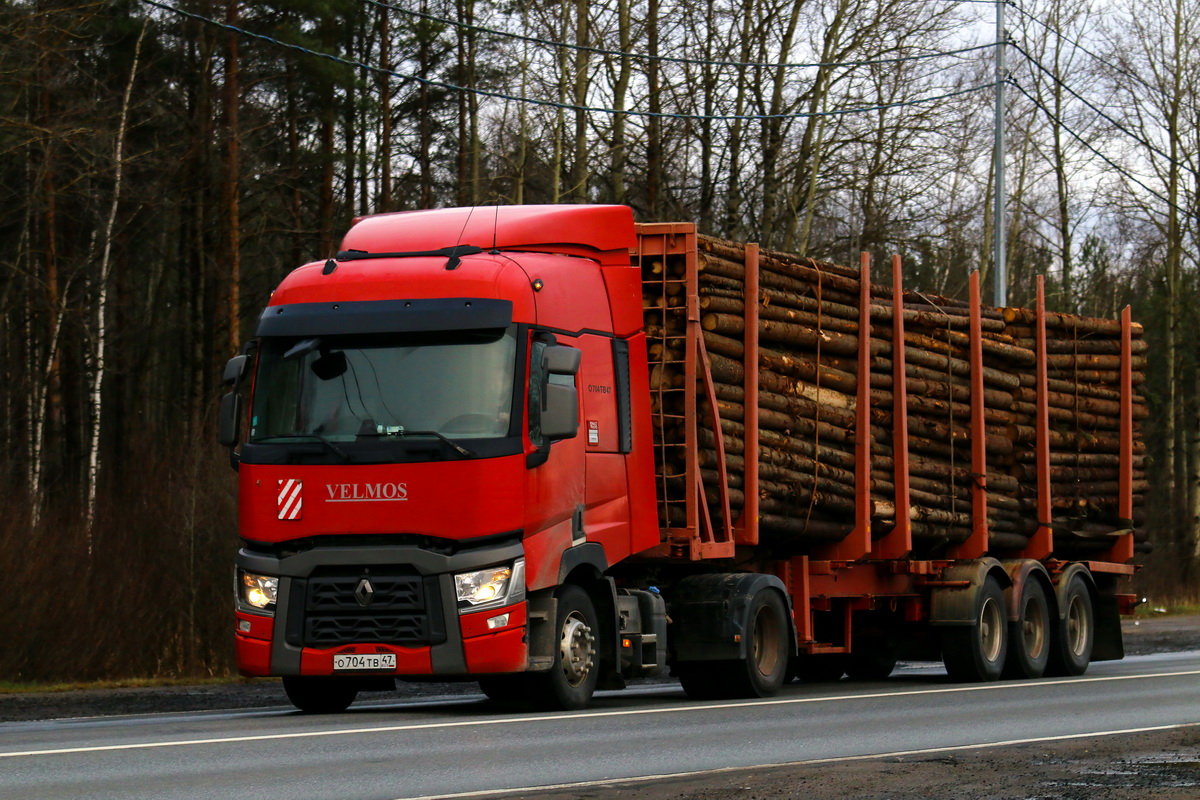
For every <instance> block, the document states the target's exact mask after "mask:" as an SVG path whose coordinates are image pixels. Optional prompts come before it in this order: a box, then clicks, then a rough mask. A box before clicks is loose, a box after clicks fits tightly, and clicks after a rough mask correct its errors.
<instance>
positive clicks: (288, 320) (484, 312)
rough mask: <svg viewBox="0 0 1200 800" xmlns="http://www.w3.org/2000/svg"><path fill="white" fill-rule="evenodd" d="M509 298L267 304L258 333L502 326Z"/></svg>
mask: <svg viewBox="0 0 1200 800" xmlns="http://www.w3.org/2000/svg"><path fill="white" fill-rule="evenodd" d="M512 316H513V304H512V301H511V300H497V299H494V298H476V297H453V298H437V299H432V300H363V301H351V302H339V303H292V304H290V305H280V306H267V308H266V310H264V311H263V313H262V316H260V317H259V318H258V328H257V329H256V330H255V335H256V336H334V335H337V334H355V333H410V332H421V331H462V330H482V329H484V328H506V327H508V326H509V325H510V324H511V323H512Z"/></svg>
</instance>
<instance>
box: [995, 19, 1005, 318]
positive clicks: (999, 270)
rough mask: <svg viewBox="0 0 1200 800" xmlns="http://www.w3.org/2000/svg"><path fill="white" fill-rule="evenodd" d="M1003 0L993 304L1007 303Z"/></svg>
mask: <svg viewBox="0 0 1200 800" xmlns="http://www.w3.org/2000/svg"><path fill="white" fill-rule="evenodd" d="M1004 3H1005V0H996V120H995V130H996V144H995V152H994V153H993V158H994V163H995V170H994V172H995V174H996V207H995V209H994V211H993V214H992V231H993V239H994V248H995V254H994V255H993V262H994V263H995V265H996V296H995V298H994V302H995V304H996V305H997V306H1006V305H1008V264H1007V263H1006V262H1005V258H1004V253H1005V243H1004V234H1005V225H1004V207H1005V205H1007V199H1008V198H1007V196H1006V193H1005V188H1004V83H1005V81H1006V80H1007V78H1008V76H1007V72H1006V69H1005V67H1004V51H1005V50H1006V49H1007V48H1008V34H1007V33H1006V32H1005V30H1004Z"/></svg>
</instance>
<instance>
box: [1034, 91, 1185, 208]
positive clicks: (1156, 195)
mask: <svg viewBox="0 0 1200 800" xmlns="http://www.w3.org/2000/svg"><path fill="white" fill-rule="evenodd" d="M1011 83H1012V85H1013V86H1015V87H1016V88H1017V91H1019V92H1020V93H1021V94H1023V95H1025V96H1026V97H1027V98H1029V101H1030V102H1031V103H1033V104H1034V105H1035V106H1037V107H1038V108H1040V109H1041V110H1042V112H1043V113H1044V114H1045V115H1046V116H1048V117H1050V119H1052V120H1054V121H1055V122H1056V123H1058V125H1059V126H1060V127H1061V128H1062V129H1063V130H1065V131H1066V132H1067V133H1069V134H1071V136H1073V137H1074V138H1075V140H1076V141H1078V142H1079V143H1080V144H1082V145H1083V146H1084V147H1086V148H1087V149H1088V150H1091V151H1092V152H1093V153H1094V154H1096V155H1097V156H1099V157H1100V159H1101V160H1102V161H1104V163H1106V164H1108V165H1109V166H1110V167H1112V168H1113V169H1114V170H1116V171H1117V172H1119V173H1120V174H1121V175H1122V176H1124V177H1125V178H1127V179H1129V180H1131V181H1133V182H1134V183H1136V184H1137V185H1138V186H1140V187H1142V188H1143V189H1145V190H1146V191H1147V192H1148V193H1149V194H1150V195H1151V196H1152V197H1154V198H1156V199H1157V200H1159V201H1160V202H1162V203H1163V204H1164V205H1167V206H1169V207H1170V208H1173V209H1175V210H1176V211H1177V212H1179V213H1180V214H1184V215H1186V214H1187V212H1186V211H1184V210H1183V209H1182V208H1180V207H1179V206H1177V205H1175V204H1174V203H1172V202H1171V201H1170V200H1168V199H1167V198H1165V197H1163V196H1162V195H1161V194H1159V193H1158V192H1156V191H1154V190H1153V189H1151V188H1150V187H1149V186H1147V185H1146V184H1144V183H1142V181H1141V180H1140V179H1138V178H1137V177H1135V176H1134V175H1133V174H1132V173H1130V172H1129V171H1128V170H1126V169H1125V168H1124V167H1122V166H1120V165H1119V164H1117V163H1116V162H1115V161H1113V160H1112V159H1110V158H1109V157H1108V156H1106V155H1104V153H1101V152H1100V151H1099V150H1097V149H1096V148H1095V147H1093V146H1092V144H1091V143H1090V142H1088V141H1086V140H1085V139H1084V138H1083V137H1082V136H1080V135H1079V134H1078V133H1076V132H1075V131H1074V130H1072V129H1071V128H1070V127H1068V126H1067V124H1066V123H1065V122H1063V121H1062V120H1061V119H1059V117H1058V116H1057V115H1056V114H1055V113H1054V112H1053V111H1051V110H1050V109H1048V108H1046V106H1044V105H1043V104H1042V102H1041V101H1040V100H1038V99H1037V98H1036V97H1034V96H1033V95H1031V94H1030V93H1029V92H1027V91H1026V90H1025V87H1024V86H1022V85H1021V84H1020V83H1018V82H1017V81H1011Z"/></svg>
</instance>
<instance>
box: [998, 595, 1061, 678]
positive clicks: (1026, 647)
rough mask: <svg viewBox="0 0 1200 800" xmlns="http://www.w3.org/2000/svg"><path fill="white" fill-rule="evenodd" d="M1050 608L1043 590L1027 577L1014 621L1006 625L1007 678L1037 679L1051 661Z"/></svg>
mask: <svg viewBox="0 0 1200 800" xmlns="http://www.w3.org/2000/svg"><path fill="white" fill-rule="evenodd" d="M1050 639H1051V636H1050V605H1049V602H1048V601H1047V599H1046V589H1045V587H1044V586H1042V582H1041V581H1039V580H1037V579H1036V578H1034V577H1033V576H1028V577H1026V579H1025V581H1024V582H1023V584H1022V586H1021V598H1020V600H1019V601H1018V604H1017V619H1016V620H1014V621H1013V622H1010V623H1009V630H1008V660H1007V661H1006V662H1005V664H1004V673H1003V674H1004V677H1006V678H1040V677H1042V675H1043V674H1044V673H1045V672H1046V663H1047V662H1048V661H1049V660H1050Z"/></svg>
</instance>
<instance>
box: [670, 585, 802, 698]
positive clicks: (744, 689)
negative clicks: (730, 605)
mask: <svg viewBox="0 0 1200 800" xmlns="http://www.w3.org/2000/svg"><path fill="white" fill-rule="evenodd" d="M744 630H746V631H747V636H748V638H747V640H746V642H745V646H746V654H745V656H743V657H742V658H737V659H732V660H727V661H693V662H688V663H685V664H678V665H676V667H675V674H676V675H677V676H678V677H679V683H680V684H681V685H682V686H683V690H684V691H685V692H687V695H688V697H691V698H693V699H695V700H710V699H714V698H725V697H770V696H771V695H774V694H776V693H778V692H779V689H780V688H781V687H782V686H783V684H784V679H785V677H786V676H787V674H788V659H789V656H790V653H789V650H790V648H789V645H790V643H791V635H790V633H789V632H788V615H787V604H786V603H785V602H784V600H783V597H782V596H781V595H780V594H779V592H776V591H774V590H772V589H760V590H759V591H758V593H757V594H755V595H754V598H753V599H752V600H751V601H750V608H749V611H748V613H747V614H746V625H745V628H744Z"/></svg>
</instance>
